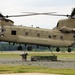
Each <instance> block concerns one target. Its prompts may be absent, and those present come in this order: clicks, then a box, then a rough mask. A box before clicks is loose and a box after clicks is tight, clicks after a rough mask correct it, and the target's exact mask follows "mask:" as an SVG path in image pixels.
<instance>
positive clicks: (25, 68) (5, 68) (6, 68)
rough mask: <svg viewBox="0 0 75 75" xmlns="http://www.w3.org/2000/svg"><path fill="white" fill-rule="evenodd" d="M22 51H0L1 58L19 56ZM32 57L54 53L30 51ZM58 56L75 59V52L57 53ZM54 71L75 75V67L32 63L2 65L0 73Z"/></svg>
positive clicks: (65, 74) (54, 72)
mask: <svg viewBox="0 0 75 75" xmlns="http://www.w3.org/2000/svg"><path fill="white" fill-rule="evenodd" d="M20 54H21V53H13V52H11V53H8V52H3V53H0V58H19V57H20V56H19V55H20ZM28 54H29V56H28V58H30V57H31V56H38V55H42V56H44V55H46V56H49V55H52V54H51V53H49V52H40V53H39V52H28ZM55 55H56V56H58V58H61V59H62V58H70V59H75V53H55ZM33 72H34V73H36V72H38V73H53V74H63V75H75V69H68V68H63V69H62V68H58V69H57V68H46V67H40V66H31V65H18V66H17V65H7V64H5V65H0V73H33Z"/></svg>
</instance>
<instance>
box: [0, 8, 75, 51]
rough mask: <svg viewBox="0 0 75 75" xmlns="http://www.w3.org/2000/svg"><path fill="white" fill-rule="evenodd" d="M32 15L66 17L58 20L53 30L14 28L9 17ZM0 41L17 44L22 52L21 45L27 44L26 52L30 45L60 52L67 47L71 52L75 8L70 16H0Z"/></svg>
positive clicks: (30, 48)
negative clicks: (52, 48)
mask: <svg viewBox="0 0 75 75" xmlns="http://www.w3.org/2000/svg"><path fill="white" fill-rule="evenodd" d="M33 15H52V16H66V17H68V18H67V19H63V20H59V21H58V23H57V26H56V27H55V28H54V29H51V30H50V29H43V28H34V27H26V26H16V25H14V22H13V21H12V20H10V19H7V18H9V17H22V16H33ZM0 26H1V27H0V41H4V42H9V43H13V44H15V43H19V44H20V45H19V46H18V47H17V49H18V50H22V46H21V44H25V46H27V44H29V46H28V47H27V50H32V45H37V47H39V46H46V47H48V48H50V47H51V46H52V47H56V51H57V52H59V51H60V47H68V52H71V48H70V47H71V46H73V45H75V8H74V9H73V11H72V13H71V15H60V14H54V13H50V12H48V13H28V14H26V15H10V16H8V15H7V16H4V15H2V14H0Z"/></svg>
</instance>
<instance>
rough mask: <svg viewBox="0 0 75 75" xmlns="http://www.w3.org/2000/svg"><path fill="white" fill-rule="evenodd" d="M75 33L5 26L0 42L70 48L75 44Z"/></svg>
mask: <svg viewBox="0 0 75 75" xmlns="http://www.w3.org/2000/svg"><path fill="white" fill-rule="evenodd" d="M74 36H75V33H73V32H71V33H62V32H61V31H60V30H58V29H55V30H50V29H43V28H35V27H26V26H3V30H1V32H0V41H6V42H12V43H20V44H21V43H22V44H33V45H42V46H53V47H54V46H55V47H70V46H72V45H73V44H75V37H74Z"/></svg>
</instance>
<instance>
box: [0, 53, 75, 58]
mask: <svg viewBox="0 0 75 75" xmlns="http://www.w3.org/2000/svg"><path fill="white" fill-rule="evenodd" d="M28 54H29V55H28V57H31V56H52V54H51V53H50V52H28ZM54 54H55V55H56V56H57V57H58V58H75V53H54ZM15 57H16V58H19V57H21V56H20V54H14V53H7V52H6V53H0V58H15Z"/></svg>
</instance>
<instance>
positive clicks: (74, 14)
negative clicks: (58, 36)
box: [71, 8, 75, 18]
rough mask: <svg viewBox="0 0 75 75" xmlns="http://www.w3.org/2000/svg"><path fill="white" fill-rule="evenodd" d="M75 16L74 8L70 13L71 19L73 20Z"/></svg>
mask: <svg viewBox="0 0 75 75" xmlns="http://www.w3.org/2000/svg"><path fill="white" fill-rule="evenodd" d="M74 16H75V8H74V9H73V11H72V13H71V18H73V17H74Z"/></svg>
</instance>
